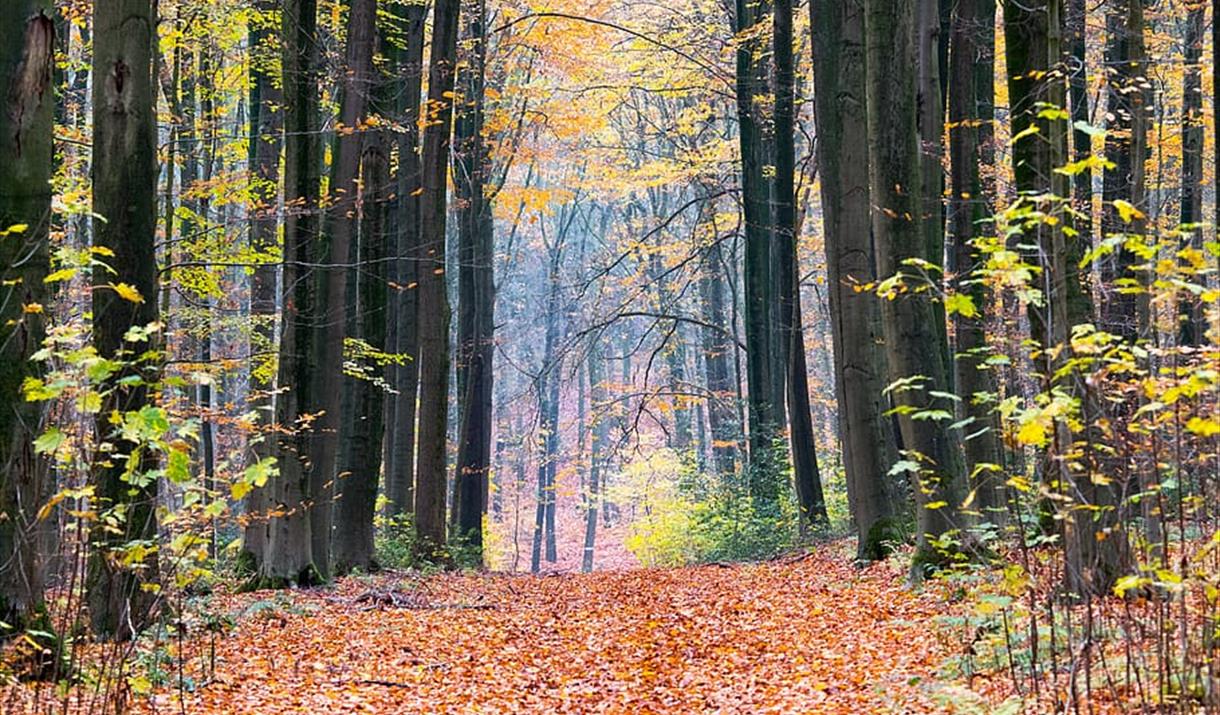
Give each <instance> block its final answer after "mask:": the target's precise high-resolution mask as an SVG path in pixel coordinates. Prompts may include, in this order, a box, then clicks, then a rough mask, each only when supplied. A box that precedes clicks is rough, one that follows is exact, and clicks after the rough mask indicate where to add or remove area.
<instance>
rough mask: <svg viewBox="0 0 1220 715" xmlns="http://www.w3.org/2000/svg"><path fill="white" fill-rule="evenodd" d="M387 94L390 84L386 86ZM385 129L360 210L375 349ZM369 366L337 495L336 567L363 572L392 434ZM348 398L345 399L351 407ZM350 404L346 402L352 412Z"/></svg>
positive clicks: (379, 338)
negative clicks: (385, 445) (386, 439)
mask: <svg viewBox="0 0 1220 715" xmlns="http://www.w3.org/2000/svg"><path fill="white" fill-rule="evenodd" d="M378 89H379V93H381V94H384V93H385V92H386V90H385V88H382V87H379V88H378ZM389 142H390V136H389V135H388V133H386V132H381V131H377V132H371V133H368V134H366V138H365V141H364V144H365V146H364V151H363V157H362V160H361V161H362V164H363V167H362V171H361V181H360V191H361V194H362V199H361V202H360V204H361V218H360V238H359V241H358V243H357V254H356V261H355V264H356V267H355V268H353V269H351V273H350V275H351V276H352V279H353V281H354V284H355V285H354V287H355V290H354V291H351V292H352V293H354V295H355V299H356V302H355V306H354V310H353V311H352V312H351V313H349V316H351V318H349V320H350V323H354V325H352V328H353V330H352V334H353V337H355V338H357V339H359V340H361V341H363V342H364V343H365V344H367V345H368V346H369V347H371V348H372V349H373V350H379V351H381V350H384V347H385V339H386V336H385V333H386V269H385V267H386V257H387V255H388V251H387V250H386V247H387V243H388V237H389V232H388V231H387V228H386V216H387V215H388V203H389V201H388V200H389V195H390V177H389V152H388V151H387V148H388V147H389ZM363 367H364V368H365V369H366V370H367V371H368V373H367V374H366V375H364V376H362V377H360V378H352V377H346V378H345V380H346V382H347V391H346V392H347V394H346V400H347V401H348V402H349V403H350V414H351V418H350V419H345V421H344V430H343V432H342V437H343V448H342V452H341V455H342V457H341V461H340V464H339V466H340V471H339V480H338V482H337V484H338V488H339V490H340V491H339V493H338V494H337V495H336V502H335V531H334V534H333V535H332V542H331V543H332V549H333V551H334V562H335V572H336V573H339V574H344V573H348V572H350V571H351V570H352V569H357V568H358V569H360V570H362V571H364V572H366V573H367V572H368V571H371V570H375V569H376V567H377V564H376V561H375V560H374V552H373V541H374V539H373V537H374V530H373V516H374V514H375V512H376V505H377V482H378V478H379V477H380V476H381V455H382V452H381V442H382V438H383V435H384V434H385V421H384V410H383V408H384V405H383V403H384V395H385V391H384V390H383V389H382V387H381V383H382V375H380V374H379V371H378V369H377V365H376V364H372V365H365V366H363ZM347 406H348V405H345V407H347ZM348 411H349V410H345V412H348Z"/></svg>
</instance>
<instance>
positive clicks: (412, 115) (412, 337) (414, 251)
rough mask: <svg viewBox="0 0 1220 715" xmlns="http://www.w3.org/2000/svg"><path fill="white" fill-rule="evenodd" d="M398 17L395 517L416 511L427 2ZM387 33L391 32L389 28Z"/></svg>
mask: <svg viewBox="0 0 1220 715" xmlns="http://www.w3.org/2000/svg"><path fill="white" fill-rule="evenodd" d="M389 16H390V17H391V18H392V23H393V27H394V28H395V33H394V34H395V35H397V36H399V37H401V38H402V39H401V40H400V41H399V42H401V43H404V45H405V46H399V44H398V42H391V43H389V44H388V47H387V54H388V55H389V56H390V57H391V58H392V59H391V62H392V65H393V71H394V72H396V73H397V74H396V76H397V78H398V80H399V81H400V82H401V84H402V90H401V91H400V92H398V93H396V94H395V97H396V102H395V115H396V118H397V119H398V122H399V124H400V125H402V128H403V130H402V131H401V132H398V133H397V134H396V136H397V137H398V171H397V176H396V177H395V194H396V195H395V198H394V209H393V213H392V218H393V223H394V225H395V229H394V231H395V252H396V253H395V258H396V260H395V261H394V262H393V263H392V264H391V268H392V270H393V271H394V272H395V275H394V276H393V277H392V280H393V281H394V286H393V288H394V291H393V292H392V293H391V294H390V311H389V315H388V316H387V320H388V323H389V325H388V326H387V330H386V334H387V336H391V337H392V346H393V351H394V353H395V354H397V355H400V356H402V359H403V360H404V362H402V363H400V364H398V365H393V366H390V368H389V374H388V377H387V379H388V381H389V383H390V384H391V385H392V386H393V388H394V394H393V395H391V397H390V399H389V400H388V401H387V410H386V413H387V414H386V421H387V423H388V424H389V430H388V433H387V435H386V442H387V445H386V465H385V474H386V477H385V479H386V485H385V493H386V497H387V498H388V500H389V513H390V515H391V516H395V515H400V514H408V513H411V512H413V511H414V510H415V448H416V445H415V436H416V435H415V417H416V414H415V411H416V400H417V397H418V393H419V320H418V318H419V315H418V310H417V308H418V305H419V279H420V272H419V266H420V260H421V254H420V197H419V195H420V193H421V192H422V186H421V184H420V181H421V180H422V176H421V173H420V158H419V116H420V102H421V98H420V91H421V84H422V80H423V77H422V75H423V54H424V20H425V19H426V6H425V5H424V4H423V3H413V4H407V5H401V4H393V5H391V6H390V10H389ZM387 34H388V33H387Z"/></svg>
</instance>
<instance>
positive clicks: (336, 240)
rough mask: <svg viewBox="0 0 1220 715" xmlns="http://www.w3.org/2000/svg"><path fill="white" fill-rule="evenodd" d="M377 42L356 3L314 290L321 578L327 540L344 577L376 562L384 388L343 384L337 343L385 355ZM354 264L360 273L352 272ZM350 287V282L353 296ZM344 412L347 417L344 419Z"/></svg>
mask: <svg viewBox="0 0 1220 715" xmlns="http://www.w3.org/2000/svg"><path fill="white" fill-rule="evenodd" d="M376 43H377V3H376V0H352V2H351V6H350V10H349V13H348V20H347V48H346V53H345V62H344V64H345V72H344V75H343V83H342V88H343V89H342V97H341V99H340V104H339V131H338V136H337V137H336V139H335V143H334V147H335V148H334V152H333V160H332V164H331V165H332V167H333V172H332V178H331V182H330V190H331V191H332V192H334V194H335V197H334V199H333V200H332V202H331V204H330V207H329V208H328V209H327V214H326V223H327V226H326V231H325V233H324V236H325V238H326V239H327V240H328V241H329V244H330V245H329V258H328V260H327V262H328V263H329V264H330V266H329V267H328V269H327V270H324V271H321V272H319V274H318V275H319V276H320V277H321V278H322V281H321V284H322V286H323V287H324V288H325V290H322V288H320V289H319V291H318V292H319V295H325V296H326V297H325V300H326V305H325V311H324V313H323V316H324V317H323V319H322V321H321V322H320V323H319V324H318V327H317V329H318V330H319V331H321V332H322V333H324V335H319V337H318V339H317V340H316V341H315V343H314V344H315V345H316V346H318V348H319V353H318V359H317V360H316V361H315V364H314V375H315V376H316V379H317V380H318V386H317V392H318V394H319V395H320V396H322V401H321V402H320V404H319V407H320V408H321V414H320V416H319V419H317V420H316V421H315V423H314V428H315V429H316V430H317V431H318V434H317V436H316V437H315V438H314V442H313V446H314V449H313V454H314V456H313V462H314V469H315V470H317V472H318V477H319V481H320V482H321V484H320V485H319V489H318V490H317V491H316V492H315V493H316V494H317V495H318V496H317V500H318V506H319V508H318V509H317V514H316V515H315V521H314V536H315V539H314V561H315V564H317V565H318V566H319V569H320V570H322V572H323V573H324V574H328V573H329V571H330V569H329V557H326V558H320V556H319V554H320V553H321V552H326V553H327V554H329V551H330V547H331V544H332V540H333V544H334V547H335V552H336V553H335V560H336V568H337V570H338V572H340V573H346V572H348V571H350V570H351V569H352V568H362V569H367V568H368V566H369V565H370V564H371V563H372V560H373V511H374V502H375V500H376V497H377V483H378V478H379V476H380V473H381V434H382V431H383V427H382V419H383V414H382V405H381V390H380V388H379V387H378V386H374V385H372V384H371V383H370V381H369V380H366V379H362V378H357V379H353V378H345V377H344V374H343V373H344V370H343V344H344V341H343V340H342V339H337V338H341V337H342V336H343V335H344V333H345V332H346V333H347V334H349V335H350V336H351V337H353V338H355V339H358V340H362V341H364V342H365V343H366V344H369V345H370V346H371V347H372V348H373V349H375V350H380V349H383V348H384V344H383V343H384V334H385V310H384V303H385V300H384V293H385V274H384V266H385V261H384V260H382V255H383V254H384V250H383V247H382V242H383V240H384V233H385V228H384V221H383V214H384V210H385V205H384V203H385V194H386V190H387V188H388V187H387V186H386V183H387V182H388V168H387V166H388V162H387V159H388V157H386V155H385V152H384V151H383V149H382V135H381V134H380V133H375V132H369V131H366V130H365V125H366V124H367V122H368V115H369V105H370V102H371V100H372V94H373V92H374V90H375V88H377V83H376V76H375V74H374V69H373V52H374V49H375V48H376V46H377V45H376ZM362 168H363V172H362ZM353 258H354V259H355V260H354V261H353ZM353 263H354V264H355V265H356V266H357V267H358V269H355V270H354V269H353V268H352V264H353ZM349 279H350V280H351V281H352V282H353V283H354V285H352V286H351V288H350V290H349V285H348V284H349ZM353 304H354V305H353ZM353 308H354V310H352V309H353ZM344 414H346V415H348V416H349V417H350V419H341V415H344ZM341 430H342V435H340V431H341ZM341 436H342V439H340V437H341ZM331 485H335V486H331ZM332 493H333V494H334V498H337V499H338V501H337V502H336V503H337V506H336V507H335V508H334V510H333V513H334V514H335V515H336V516H337V523H336V526H337V527H338V528H337V529H336V530H335V532H334V533H333V534H332V533H331V529H330V524H331V520H330V518H329V515H330V513H331V510H330V509H329V508H328V502H331V501H333V499H332V498H331V497H330V494H332ZM323 564H325V566H323Z"/></svg>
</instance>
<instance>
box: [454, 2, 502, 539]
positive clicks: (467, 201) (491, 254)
mask: <svg viewBox="0 0 1220 715" xmlns="http://www.w3.org/2000/svg"><path fill="white" fill-rule="evenodd" d="M467 1H468V5H467V10H468V12H469V14H468V15H467V16H466V18H465V27H466V30H465V35H466V43H467V44H466V45H465V47H466V49H465V52H466V58H465V61H464V62H463V63H462V66H461V69H460V71H459V73H458V86H459V89H460V92H461V102H462V104H461V107H460V111H459V112H458V118H457V124H456V128H455V134H456V141H457V147H456V152H455V153H456V156H455V161H454V176H455V185H456V189H457V194H458V205H459V219H458V220H459V223H458V243H459V249H458V292H459V297H458V359H457V394H458V399H459V401H460V409H461V417H460V420H459V423H460V425H461V426H460V432H459V436H458V461H457V469H456V473H455V475H454V479H455V480H456V481H457V499H456V501H455V503H454V509H455V511H456V512H457V514H456V517H455V523H456V525H457V530H458V534H457V536H458V538H461V539H462V540H463V541H464V543H465V545H466V546H467V547H468V548H470V549H472V550H473V552H474V553H471V554H470V556H471V559H472V560H473V561H475V562H476V563H481V561H482V552H483V515H484V514H485V513H486V511H487V493H488V484H489V482H488V478H489V474H490V470H491V429H492V399H491V398H492V388H493V382H492V381H493V373H492V359H493V352H494V348H495V342H494V341H495V336H494V326H495V316H494V310H495V285H494V276H493V270H494V266H495V247H494V240H493V232H492V228H493V226H492V215H491V205H490V201H489V199H488V198H487V196H486V192H485V190H484V187H485V184H486V182H487V173H488V169H489V168H490V159H489V157H488V154H487V149H486V147H485V146H484V142H483V117H484V109H483V107H484V94H485V93H484V81H485V78H484V73H485V64H486V54H487V50H486V29H485V27H484V22H485V20H484V16H485V14H486V10H485V3H484V0H467Z"/></svg>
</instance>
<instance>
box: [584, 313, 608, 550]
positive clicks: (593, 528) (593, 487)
mask: <svg viewBox="0 0 1220 715" xmlns="http://www.w3.org/2000/svg"><path fill="white" fill-rule="evenodd" d="M588 365H589V402H590V403H591V406H592V408H593V410H592V411H593V425H592V434H591V437H590V440H589V452H590V454H589V484H588V487H587V491H586V492H585V546H584V552H583V553H582V556H581V560H580V570H581V571H583V572H585V573H589V572H590V571H592V570H593V556H594V552H595V549H596V543H597V511H598V500H599V498H600V486H601V480H602V478H603V476H602V472H603V471H604V470H605V468H606V463H605V462H606V447H607V443H608V442H609V441H610V421H609V420H608V419H607V418H606V415H604V414H602V411H603V410H604V409H605V406H606V375H605V371H606V367H605V358H604V356H603V355H602V345H601V335H600V334H599V335H597V336H595V337H594V338H593V342H592V344H591V345H590V346H589V357H588Z"/></svg>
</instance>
